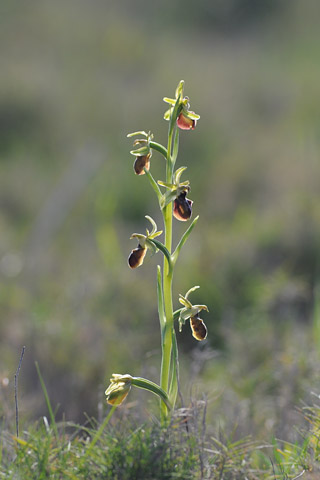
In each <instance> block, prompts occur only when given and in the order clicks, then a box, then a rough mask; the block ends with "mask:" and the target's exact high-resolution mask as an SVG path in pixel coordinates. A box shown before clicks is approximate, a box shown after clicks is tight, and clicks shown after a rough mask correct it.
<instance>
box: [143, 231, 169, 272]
mask: <svg viewBox="0 0 320 480" xmlns="http://www.w3.org/2000/svg"><path fill="white" fill-rule="evenodd" d="M148 242H152V243H153V244H154V245H155V246H156V247H157V248H158V249H159V250H161V252H162V253H163V254H164V256H165V257H166V259H167V260H168V263H169V268H170V269H171V266H172V260H171V255H170V253H169V251H168V250H167V248H166V247H165V246H164V245H163V243H161V242H159V241H158V240H155V239H151V238H150V239H148Z"/></svg>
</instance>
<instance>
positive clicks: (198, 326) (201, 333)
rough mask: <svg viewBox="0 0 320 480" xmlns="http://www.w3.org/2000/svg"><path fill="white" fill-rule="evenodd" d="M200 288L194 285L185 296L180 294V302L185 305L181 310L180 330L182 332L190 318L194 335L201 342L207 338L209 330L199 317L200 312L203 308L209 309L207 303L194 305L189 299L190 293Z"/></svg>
mask: <svg viewBox="0 0 320 480" xmlns="http://www.w3.org/2000/svg"><path fill="white" fill-rule="evenodd" d="M198 288H199V287H198V286H196V287H192V288H190V290H188V291H187V293H186V294H185V296H183V295H179V302H180V303H181V304H182V305H183V307H184V308H182V309H181V310H180V315H179V331H180V332H181V330H182V326H183V325H184V324H185V322H186V320H188V319H190V327H191V331H192V336H193V337H194V338H195V339H196V340H199V342H201V341H202V340H205V339H206V338H207V333H208V330H207V327H206V325H205V324H204V322H203V320H202V319H201V318H200V317H199V313H200V312H201V310H206V311H207V312H208V311H209V310H208V307H207V306H206V305H192V303H191V302H190V301H189V300H188V296H189V294H190V293H191V292H193V291H194V290H197V289H198Z"/></svg>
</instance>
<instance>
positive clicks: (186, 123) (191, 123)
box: [177, 110, 197, 130]
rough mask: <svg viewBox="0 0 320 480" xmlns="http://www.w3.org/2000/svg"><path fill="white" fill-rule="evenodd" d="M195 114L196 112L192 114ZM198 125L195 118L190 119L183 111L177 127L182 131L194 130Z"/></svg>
mask: <svg viewBox="0 0 320 480" xmlns="http://www.w3.org/2000/svg"><path fill="white" fill-rule="evenodd" d="M190 113H191V114H194V112H190ZM196 124H197V120H195V119H194V118H190V117H189V116H188V115H186V113H185V112H184V111H183V110H182V112H181V113H180V115H179V117H178V118H177V125H178V127H179V128H181V130H194V129H195V126H196Z"/></svg>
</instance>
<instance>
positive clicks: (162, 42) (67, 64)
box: [0, 0, 320, 438]
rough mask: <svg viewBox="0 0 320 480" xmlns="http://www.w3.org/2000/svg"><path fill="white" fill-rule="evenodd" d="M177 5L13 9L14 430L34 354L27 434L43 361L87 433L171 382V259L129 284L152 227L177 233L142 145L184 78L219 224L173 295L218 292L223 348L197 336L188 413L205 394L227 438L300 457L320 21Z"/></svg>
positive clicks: (192, 162)
mask: <svg viewBox="0 0 320 480" xmlns="http://www.w3.org/2000/svg"><path fill="white" fill-rule="evenodd" d="M180 3H181V2H179V5H180ZM258 3H259V4H261V2H258ZM171 4H172V5H171ZM171 4H170V5H171V6H170V5H169V3H168V2H165V4H164V5H163V6H162V7H161V8H160V9H159V11H158V12H156V7H155V6H151V4H149V5H148V6H146V3H145V2H142V1H140V2H137V4H136V5H135V7H134V6H133V4H130V3H129V2H123V3H121V4H120V3H118V4H116V3H115V2H100V1H94V2H90V4H89V3H85V2H74V1H70V2H68V3H65V2H61V1H58V2H54V3H52V2H51V3H50V2H39V1H36V0H32V1H30V2H28V5H21V4H20V3H18V2H9V1H3V2H2V4H1V15H0V22H1V29H0V54H1V64H2V68H1V70H2V74H1V81H0V229H1V235H0V287H1V288H0V309H1V316H0V342H1V343H0V380H1V382H2V383H0V398H1V399H2V402H1V406H0V416H1V417H2V418H3V419H4V421H5V422H7V421H8V422H9V420H10V415H12V411H13V410H12V400H11V396H12V395H11V394H12V391H11V383H12V381H13V375H14V372H15V370H16V366H17V363H18V359H19V354H20V350H21V346H22V345H26V354H25V358H24V362H23V366H22V370H21V377H20V395H21V402H20V408H21V416H24V417H29V418H30V417H31V418H33V417H38V415H39V414H41V413H43V411H44V408H45V407H44V405H43V401H42V397H41V395H39V392H40V385H39V381H38V379H37V376H36V371H35V367H34V362H35V361H36V360H37V361H38V362H39V364H40V367H41V371H42V373H43V377H44V378H45V381H46V385H47V388H48V391H49V395H50V398H51V401H52V404H53V405H56V404H60V405H61V406H60V408H59V410H58V416H59V415H60V416H62V414H63V413H65V414H66V417H67V418H73V419H75V420H81V419H82V418H83V417H82V415H83V412H84V411H86V412H88V413H89V414H90V415H96V414H97V411H98V406H99V402H101V398H102V395H103V391H104V389H105V384H106V383H107V380H108V378H109V376H110V374H111V373H112V372H114V371H119V372H123V373H126V372H128V373H135V374H137V375H146V376H149V377H150V378H151V379H153V380H157V379H158V375H159V370H158V366H159V357H160V345H159V332H158V327H157V312H156V290H155V266H156V264H157V262H159V261H160V260H159V258H158V257H153V258H148V259H147V261H146V262H145V264H144V267H143V270H142V269H139V270H137V271H135V272H130V271H128V268H127V265H126V261H127V260H126V259H127V256H128V254H129V252H130V250H131V249H132V248H133V242H131V241H130V240H129V237H130V235H131V233H132V232H133V231H140V230H144V229H145V220H144V215H145V214H149V215H152V216H154V217H155V218H156V220H157V221H159V224H160V218H159V216H157V215H158V214H157V205H156V200H155V198H153V193H152V191H151V188H150V186H149V185H148V184H147V182H146V179H145V178H137V177H135V176H134V175H133V171H132V163H133V158H131V156H130V155H129V153H128V152H129V149H130V148H131V144H130V142H129V141H128V140H127V139H126V138H125V135H126V134H127V133H128V132H131V131H135V130H138V129H146V130H149V129H150V130H152V131H153V132H154V134H155V136H156V140H157V141H160V142H165V138H166V130H167V124H166V122H164V121H163V120H162V115H163V112H164V110H165V105H164V104H163V102H162V97H163V96H165V95H168V96H171V95H172V94H173V92H174V88H175V86H176V84H177V83H178V81H179V80H180V79H181V78H183V79H184V80H185V81H186V94H187V95H189V96H190V98H191V108H192V109H194V110H195V111H196V112H197V113H199V114H200V115H201V120H200V121H199V124H198V126H197V129H196V130H195V131H194V132H192V133H183V132H182V135H181V142H180V144H181V154H180V155H181V156H180V157H179V165H187V166H188V174H189V176H188V178H190V180H191V186H192V191H191V194H190V196H191V198H192V199H193V200H194V215H197V214H200V220H199V224H198V225H197V228H196V229H195V231H194V233H193V236H192V238H190V240H189V241H188V244H187V246H186V248H185V251H183V252H182V254H181V257H180V259H179V260H180V263H179V265H178V266H177V271H176V274H175V284H174V290H175V296H176V298H178V293H185V292H186V291H187V290H188V289H189V288H190V286H192V285H196V284H199V285H201V289H200V290H199V291H198V292H197V299H195V301H196V303H199V304H201V303H205V304H207V305H208V306H209V309H210V315H209V317H208V316H207V318H206V319H205V321H206V324H207V326H208V329H209V336H208V341H207V343H206V345H205V346H199V345H195V342H194V341H193V340H192V338H191V335H190V332H189V331H188V329H185V331H184V332H183V333H182V334H181V336H180V337H179V341H180V344H181V364H182V379H183V382H182V385H183V394H184V396H185V398H186V399H187V401H188V399H189V398H190V389H191V383H192V382H194V385H195V386H194V387H193V389H192V392H191V396H192V395H194V394H195V393H194V392H195V391H198V392H201V391H203V390H204V391H206V392H208V394H209V397H210V398H211V399H212V402H210V404H209V407H208V411H209V416H210V419H212V421H213V422H215V421H216V420H215V419H216V418H219V422H221V423H222V424H225V426H226V429H228V428H233V424H234V422H238V423H239V425H240V427H241V428H240V429H239V431H240V432H243V434H244V435H246V434H247V433H253V432H255V433H256V434H257V435H259V436H261V437H263V436H264V435H269V434H270V433H271V432H275V431H276V432H278V433H281V438H283V437H284V436H288V437H290V436H292V435H293V436H294V433H292V429H291V428H289V427H290V426H291V424H292V422H293V421H295V420H296V421H298V422H299V419H298V418H297V415H296V413H295V405H297V403H299V402H300V400H301V399H306V398H307V397H308V392H309V391H310V389H312V388H314V386H315V385H317V381H318V376H319V375H318V369H319V345H318V344H317V342H316V341H315V339H314V336H313V332H314V330H313V318H314V291H315V290H314V289H315V286H316V285H317V282H318V275H319V272H318V255H319V253H318V252H319V246H318V245H319V234H320V231H319V230H320V207H319V205H320V203H319V174H320V164H319V161H318V150H319V139H320V137H319V126H320V115H319V105H318V103H319V101H318V98H320V82H319V76H320V66H319V62H318V61H317V59H318V44H319V31H318V26H317V21H316V19H317V14H319V6H318V5H317V4H316V3H312V2H310V3H308V5H306V4H305V5H303V6H302V5H301V3H300V2H298V1H292V2H290V3H289V2H281V8H280V7H279V8H277V7H276V4H275V2H268V5H269V10H268V12H266V11H264V10H263V8H264V7H262V6H261V9H260V10H259V8H258V7H256V11H255V14H254V15H253V11H251V10H250V3H249V2H242V3H241V2H240V1H237V2H231V1H230V2H226V5H227V4H228V8H226V7H224V8H225V9H224V8H223V7H222V2H216V3H212V5H211V3H210V5H211V6H210V5H209V2H205V1H202V2H200V3H199V4H197V8H195V6H194V5H192V4H191V3H190V2H189V3H186V2H184V4H183V14H182V15H181V16H180V15H179V16H178V15H177V14H176V13H175V14H174V12H176V8H177V5H174V2H171ZM165 5H166V7H165ZM167 7H168V9H166V8H167ZM181 8H182V7H181ZM208 8H209V9H210V8H211V10H210V12H211V13H210V15H209V14H208ZM239 8H240V9H241V15H240V14H237V12H239ZM195 12H196V14H195ZM248 12H249V13H248ZM156 13H157V15H156ZM170 15H171V16H170ZM194 15H196V16H194ZM192 19H193V20H194V21H192ZM169 20H170V21H169ZM156 157H157V156H156V155H154V157H153V159H152V170H153V173H154V175H155V177H156V178H161V176H162V175H163V174H162V170H161V167H162V165H161V161H158V158H156ZM174 228H175V235H176V237H175V238H178V236H179V235H180V234H181V233H182V232H183V231H184V226H183V225H180V224H179V225H178V224H175V226H174ZM7 378H8V379H9V385H7V380H6V379H7ZM197 389H198V390H197ZM290 438H291V437H290Z"/></svg>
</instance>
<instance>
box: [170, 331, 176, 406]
mask: <svg viewBox="0 0 320 480" xmlns="http://www.w3.org/2000/svg"><path fill="white" fill-rule="evenodd" d="M170 365H171V381H170V387H169V395H168V396H169V400H170V403H171V404H172V406H173V408H174V406H175V404H176V400H177V395H178V388H179V378H178V372H179V359H178V345H177V337H176V333H175V331H174V329H172V361H171V364H170Z"/></svg>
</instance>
